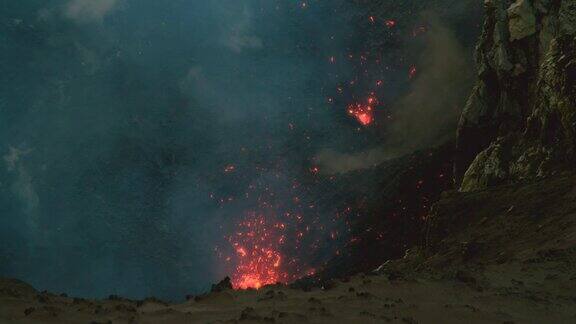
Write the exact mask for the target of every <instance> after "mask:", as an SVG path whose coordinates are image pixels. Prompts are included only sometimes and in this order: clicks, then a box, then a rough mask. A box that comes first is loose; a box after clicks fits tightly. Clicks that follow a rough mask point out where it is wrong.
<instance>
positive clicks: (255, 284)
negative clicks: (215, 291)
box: [229, 214, 291, 289]
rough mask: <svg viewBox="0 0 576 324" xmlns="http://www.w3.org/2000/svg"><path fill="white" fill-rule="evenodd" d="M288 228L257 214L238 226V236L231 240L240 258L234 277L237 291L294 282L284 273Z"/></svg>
mask: <svg viewBox="0 0 576 324" xmlns="http://www.w3.org/2000/svg"><path fill="white" fill-rule="evenodd" d="M284 228H285V226H284V224H282V223H269V222H268V221H267V219H266V217H264V216H263V215H256V214H252V215H249V217H248V218H247V219H245V220H244V221H242V222H240V223H239V224H238V229H237V231H236V233H235V234H234V235H232V236H231V237H230V238H229V241H230V243H231V244H232V246H233V247H234V249H235V250H236V256H237V258H238V261H237V265H236V268H235V270H234V273H233V274H232V285H233V286H234V288H235V289H249V288H254V289H259V288H261V287H263V286H265V285H270V284H275V283H278V282H286V281H287V280H289V279H291V278H289V277H290V276H289V275H288V274H287V272H285V271H283V269H282V266H283V257H282V254H281V252H280V247H281V245H282V244H283V243H284V237H285V236H284V234H283V231H284Z"/></svg>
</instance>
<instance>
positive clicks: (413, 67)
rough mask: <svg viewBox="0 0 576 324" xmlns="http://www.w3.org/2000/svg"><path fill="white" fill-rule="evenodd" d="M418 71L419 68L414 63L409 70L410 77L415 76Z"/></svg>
mask: <svg viewBox="0 0 576 324" xmlns="http://www.w3.org/2000/svg"><path fill="white" fill-rule="evenodd" d="M416 72H418V70H417V69H416V67H415V66H414V65H412V66H411V67H410V70H409V71H408V77H409V78H410V79H412V78H414V77H415V76H416Z"/></svg>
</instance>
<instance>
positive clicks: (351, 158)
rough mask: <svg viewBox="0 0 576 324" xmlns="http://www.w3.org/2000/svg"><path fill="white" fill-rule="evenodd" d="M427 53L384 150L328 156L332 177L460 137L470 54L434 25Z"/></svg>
mask: <svg viewBox="0 0 576 324" xmlns="http://www.w3.org/2000/svg"><path fill="white" fill-rule="evenodd" d="M431 26H432V28H431V29H430V30H429V31H428V33H427V35H426V47H425V49H424V51H423V53H422V56H421V59H420V60H419V62H418V64H416V68H417V75H416V76H415V78H414V80H413V82H412V84H411V85H410V91H409V92H408V93H407V94H406V95H404V96H403V97H401V98H400V99H399V100H397V101H396V102H395V103H393V105H392V111H393V113H392V121H390V122H387V123H386V139H385V142H384V144H383V145H381V146H379V147H376V148H372V149H369V150H367V151H363V152H358V153H339V152H336V151H334V150H323V151H321V152H319V154H318V155H317V157H316V160H317V161H318V163H319V164H320V165H321V166H322V170H324V172H326V173H346V172H350V171H355V170H360V169H366V168H371V167H374V166H376V165H378V164H380V163H382V162H384V161H387V160H390V159H393V158H396V157H399V156H402V155H404V154H408V153H411V152H414V151H416V150H420V149H424V148H430V147H434V146H437V145H439V144H442V143H444V142H446V141H447V140H449V139H450V138H451V137H452V136H453V135H454V134H455V126H456V124H457V119H458V116H459V114H460V109H461V107H462V104H463V100H464V98H465V97H466V95H467V93H468V92H469V89H470V86H471V84H472V77H473V68H472V63H471V59H470V54H469V52H470V51H469V50H468V49H466V48H464V47H463V46H461V45H460V43H459V41H458V39H457V38H456V36H455V34H454V32H452V31H451V30H450V29H449V28H447V27H445V26H442V24H441V23H440V22H439V20H437V19H432V20H431Z"/></svg>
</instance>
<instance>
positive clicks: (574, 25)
mask: <svg viewBox="0 0 576 324" xmlns="http://www.w3.org/2000/svg"><path fill="white" fill-rule="evenodd" d="M484 4H485V10H486V20H485V24H484V27H483V33H482V36H481V39H480V42H479V44H478V46H477V49H476V63H477V67H478V80H477V83H476V85H475V87H474V90H473V92H472V94H471V96H470V98H469V99H468V102H467V104H466V107H465V109H464V111H463V113H462V116H461V120H460V123H459V126H458V133H457V136H458V140H457V153H456V162H455V175H456V181H457V183H458V184H460V185H461V190H462V191H471V190H475V189H481V188H485V187H487V186H491V185H495V184H498V183H502V182H507V181H515V180H521V179H527V178H535V177H542V176H546V175H550V174H552V173H553V172H557V171H558V170H563V169H570V168H572V169H573V168H574V163H575V161H576V159H575V157H576V0H514V1H513V0H486V1H485V3H484Z"/></svg>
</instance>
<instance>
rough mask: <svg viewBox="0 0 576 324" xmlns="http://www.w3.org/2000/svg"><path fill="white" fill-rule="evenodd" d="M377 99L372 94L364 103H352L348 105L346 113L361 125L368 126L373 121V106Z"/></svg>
mask: <svg viewBox="0 0 576 324" xmlns="http://www.w3.org/2000/svg"><path fill="white" fill-rule="evenodd" d="M377 104H378V100H377V99H376V98H375V97H374V96H372V95H371V96H369V97H368V99H367V100H366V103H365V104H364V103H354V104H350V105H348V114H349V115H351V116H353V117H354V118H356V120H358V122H359V123H360V124H362V125H363V126H368V125H370V124H372V122H373V121H374V107H375V106H376V105H377Z"/></svg>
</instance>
